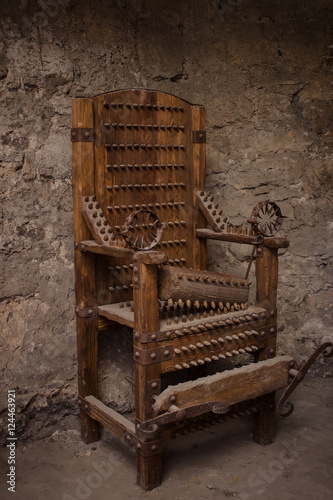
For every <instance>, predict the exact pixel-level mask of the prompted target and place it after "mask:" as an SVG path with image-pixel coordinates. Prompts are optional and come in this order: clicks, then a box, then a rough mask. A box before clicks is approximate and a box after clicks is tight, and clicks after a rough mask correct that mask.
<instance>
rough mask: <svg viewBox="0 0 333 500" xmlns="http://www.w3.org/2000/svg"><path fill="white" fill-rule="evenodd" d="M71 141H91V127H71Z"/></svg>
mask: <svg viewBox="0 0 333 500" xmlns="http://www.w3.org/2000/svg"><path fill="white" fill-rule="evenodd" d="M71 141H72V142H93V141H94V129H93V128H72V129H71Z"/></svg>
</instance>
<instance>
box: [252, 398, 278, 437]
mask: <svg viewBox="0 0 333 500" xmlns="http://www.w3.org/2000/svg"><path fill="white" fill-rule="evenodd" d="M274 409H275V392H273V393H272V394H269V395H268V396H267V399H266V401H265V403H264V406H263V408H261V409H260V410H259V411H257V412H256V413H255V414H254V433H253V441H254V442H255V443H258V444H261V445H262V446H264V445H266V444H271V443H273V442H274V441H275V410H274Z"/></svg>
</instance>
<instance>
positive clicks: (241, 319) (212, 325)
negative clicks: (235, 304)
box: [166, 309, 259, 336]
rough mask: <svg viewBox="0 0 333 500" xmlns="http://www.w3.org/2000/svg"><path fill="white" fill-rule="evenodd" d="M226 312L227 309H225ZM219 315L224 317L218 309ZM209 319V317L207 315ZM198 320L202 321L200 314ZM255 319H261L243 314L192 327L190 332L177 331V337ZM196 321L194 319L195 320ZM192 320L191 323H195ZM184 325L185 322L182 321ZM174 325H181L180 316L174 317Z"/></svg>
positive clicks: (167, 322) (197, 316) (255, 314)
mask: <svg viewBox="0 0 333 500" xmlns="http://www.w3.org/2000/svg"><path fill="white" fill-rule="evenodd" d="M224 311H225V309H224ZM224 311H223V314H228V313H229V312H232V311H228V309H226V312H224ZM216 312H217V313H219V317H223V315H222V312H221V310H220V309H217V311H216ZM209 315H210V317H214V316H215V314H214V309H211V310H210V314H209ZM207 317H208V315H207ZM195 319H197V320H199V319H202V317H201V315H200V313H197V314H196V318H195ZM253 319H259V315H258V314H257V313H251V315H250V314H243V315H240V316H237V317H235V318H232V319H231V318H227V319H226V320H220V321H218V322H217V321H215V322H213V323H210V322H207V323H202V324H199V325H195V326H190V327H189V328H190V330H189V329H188V328H183V329H182V330H176V331H175V333H176V335H178V336H183V335H184V334H185V333H190V332H192V333H200V331H205V330H207V329H208V330H210V329H213V328H218V327H220V326H231V325H235V324H237V325H238V324H240V323H245V322H247V321H252V320H253ZM193 320H194V318H193ZM193 320H191V321H193ZM182 323H183V321H182ZM166 324H167V325H171V324H172V322H171V319H170V318H169V319H168V320H167V321H166ZM174 324H179V318H178V316H176V317H174Z"/></svg>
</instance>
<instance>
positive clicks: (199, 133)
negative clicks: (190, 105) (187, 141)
mask: <svg viewBox="0 0 333 500" xmlns="http://www.w3.org/2000/svg"><path fill="white" fill-rule="evenodd" d="M193 142H194V143H196V144H200V143H201V144H202V143H205V142H206V131H205V130H193Z"/></svg>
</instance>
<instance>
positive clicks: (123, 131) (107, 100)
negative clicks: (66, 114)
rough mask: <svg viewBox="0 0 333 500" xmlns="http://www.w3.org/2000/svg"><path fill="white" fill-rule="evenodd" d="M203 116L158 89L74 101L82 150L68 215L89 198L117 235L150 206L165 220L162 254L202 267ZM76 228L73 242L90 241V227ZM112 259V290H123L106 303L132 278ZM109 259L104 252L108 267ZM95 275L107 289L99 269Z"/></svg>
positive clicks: (76, 139) (75, 137) (75, 135)
mask: <svg viewBox="0 0 333 500" xmlns="http://www.w3.org/2000/svg"><path fill="white" fill-rule="evenodd" d="M204 121H205V116H204V108H203V107H202V106H197V105H192V104H190V103H188V102H187V101H184V100H183V99H180V98H178V97H175V96H173V95H171V94H166V93H163V92H156V91H150V90H121V91H115V92H109V93H107V94H102V95H99V96H96V97H94V98H92V99H85V98H78V99H75V100H74V103H73V129H72V141H73V142H77V148H80V154H79V155H78V156H80V165H81V166H80V167H78V168H80V171H78V172H76V173H75V172H74V175H75V186H76V188H75V189H76V195H77V196H76V197H75V196H74V212H75V211H77V212H80V210H81V205H80V203H81V199H82V197H84V196H87V197H90V196H95V197H96V201H97V202H98V204H99V206H100V207H101V209H102V211H103V214H104V216H105V218H106V219H107V222H106V224H107V223H108V224H109V225H110V227H111V229H112V232H113V233H114V234H115V235H117V234H119V233H121V232H122V230H123V224H124V223H125V220H126V219H127V218H128V217H129V216H130V215H131V214H133V213H134V212H136V211H138V210H150V211H152V212H154V213H155V214H156V215H157V216H158V218H159V219H160V220H161V221H162V222H163V223H164V225H165V229H164V231H163V235H162V239H161V241H160V243H159V245H158V247H157V250H163V251H164V252H165V253H166V254H167V256H168V259H169V265H172V266H177V267H183V266H185V267H191V268H204V267H205V263H206V262H205V260H206V249H205V242H204V240H199V239H198V238H196V237H195V231H196V228H197V227H205V226H206V223H205V220H204V219H203V216H202V214H201V212H200V210H199V209H197V208H196V192H197V191H198V190H201V189H203V188H204V179H205V131H204V126H205V123H204ZM74 169H75V165H74ZM80 177H82V179H81V180H80ZM83 177H85V178H84V179H83ZM80 186H81V189H80ZM75 205H76V206H75ZM77 217H79V216H78V215H77ZM77 217H76V218H77ZM74 220H75V216H74ZM75 226H76V227H75V232H76V234H75V238H76V239H82V238H86V239H89V238H90V239H91V235H90V236H89V231H88V233H87V234H86V235H83V234H78V233H80V232H81V233H82V230H80V229H78V227H77V224H76V225H75ZM105 238H106V237H105ZM106 239H107V238H106ZM106 244H109V242H107V243H106ZM115 260H116V259H114V258H113V260H112V266H113V268H115V267H117V268H118V274H117V279H116V280H115V281H114V283H113V285H114V286H111V289H112V288H114V290H113V292H114V291H116V292H117V290H118V292H120V287H121V289H122V296H121V297H118V296H116V297H114V298H112V297H111V302H113V301H114V300H115V301H118V300H119V298H121V299H122V300H125V299H126V297H124V296H123V292H124V290H126V286H129V284H130V283H131V273H130V269H129V270H128V266H126V265H125V266H124V265H123V264H120V263H118V262H115ZM109 261H110V258H107V257H106V258H105V264H106V265H107V266H109V267H110V265H111V264H110V262H109ZM124 267H125V270H124ZM96 272H97V274H100V275H101V276H100V278H101V280H100V281H102V282H103V281H104V282H105V283H104V285H103V284H102V287H103V290H104V291H105V290H109V288H110V287H109V286H107V285H108V284H109V283H107V281H108V280H107V279H105V277H103V276H104V274H105V272H104V271H103V270H100V271H98V270H97V271H96ZM113 278H114V276H113ZM106 295H109V294H108V293H107V294H106ZM125 295H126V293H125ZM104 301H106V302H108V301H110V297H109V296H108V297H105V298H104V299H103V302H104Z"/></svg>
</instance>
